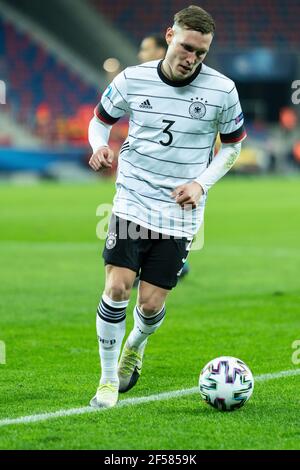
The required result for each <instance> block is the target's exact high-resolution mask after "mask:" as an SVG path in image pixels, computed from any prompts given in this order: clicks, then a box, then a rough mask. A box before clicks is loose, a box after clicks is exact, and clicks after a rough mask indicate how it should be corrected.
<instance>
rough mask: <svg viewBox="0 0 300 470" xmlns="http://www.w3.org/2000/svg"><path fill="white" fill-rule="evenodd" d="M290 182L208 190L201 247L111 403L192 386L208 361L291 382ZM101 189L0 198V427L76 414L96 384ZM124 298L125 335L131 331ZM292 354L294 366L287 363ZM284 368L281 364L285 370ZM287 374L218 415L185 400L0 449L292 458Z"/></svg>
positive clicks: (21, 438)
mask: <svg viewBox="0 0 300 470" xmlns="http://www.w3.org/2000/svg"><path fill="white" fill-rule="evenodd" d="M299 183H300V180H299V179H297V178H287V177H286V178H283V177H278V178H267V177H261V178H257V177H251V178H235V177H230V176H229V177H226V178H224V179H223V180H222V181H221V182H219V183H218V184H217V185H216V186H215V187H214V188H213V189H212V190H211V192H210V195H209V198H208V203H207V208H206V217H205V245H204V248H203V250H201V251H194V252H192V253H191V256H190V264H191V273H190V275H189V277H188V278H186V279H185V280H184V281H182V283H180V284H179V285H178V287H177V288H176V289H175V290H174V291H173V292H172V293H171V294H170V296H169V298H168V301H167V317H166V320H165V323H164V325H163V326H162V328H161V329H160V330H159V331H158V332H157V333H156V334H155V335H154V336H153V337H151V338H150V341H149V344H148V348H147V352H146V355H145V361H144V367H143V373H142V376H141V378H140V380H139V382H138V383H137V385H136V387H135V388H134V389H132V390H131V391H130V392H129V393H128V394H126V395H122V396H121V400H122V399H127V398H130V397H142V396H147V395H153V394H157V393H162V392H167V391H173V390H180V389H186V388H191V387H195V386H197V383H198V376H199V372H200V370H201V368H202V367H203V366H204V365H205V364H206V362H208V361H209V360H210V359H212V358H214V357H217V356H220V355H231V356H237V357H239V358H241V359H242V360H244V361H245V362H246V363H247V364H248V365H249V366H250V368H251V369H252V371H253V374H254V375H260V374H265V373H275V372H279V371H282V370H293V369H297V368H300V365H297V364H296V363H293V362H292V355H293V353H295V351H294V350H293V348H292V343H293V342H294V341H295V340H299V339H300V325H299V314H300V290H299V266H300V250H299V246H300V217H299V215H300V210H299V209H300V185H299ZM113 193H114V185H113V183H112V182H111V181H102V180H101V181H99V183H97V184H95V183H92V184H77V185H75V184H74V185H71V184H69V185H68V184H50V183H48V184H37V185H34V186H13V185H6V184H2V185H1V186H0V208H1V209H0V214H1V219H0V240H1V243H0V263H1V269H0V299H1V301H0V340H2V341H4V342H5V344H6V364H5V365H3V364H2V365H1V364H0V379H1V380H0V421H1V420H3V419H4V418H16V417H20V416H26V415H34V414H37V413H45V412H51V411H57V410H61V409H63V410H64V409H66V410H67V409H70V408H77V407H83V406H87V405H88V403H89V400H90V398H91V397H92V396H93V394H94V392H95V390H96V387H97V384H98V378H99V359H98V351H97V342H96V333H95V311H96V306H97V304H98V301H99V297H100V295H101V293H102V289H103V281H104V278H103V274H104V271H103V267H102V258H101V253H102V246H103V241H99V240H98V239H97V238H96V234H95V230H96V224H97V222H98V221H99V218H97V217H96V207H97V206H98V205H99V204H100V203H103V202H106V203H109V202H111V200H112V197H113ZM134 303H135V292H134V293H133V295H132V299H131V302H130V306H129V308H128V314H127V332H128V331H129V329H130V328H131V325H132V308H133V306H134ZM299 356H300V354H298V356H297V354H296V358H297V357H298V358H299ZM294 362H295V361H294ZM299 387H300V376H293V377H284V378H280V379H274V380H269V381H266V382H257V383H256V385H255V389H254V393H253V396H252V398H251V399H250V401H249V402H248V403H247V404H246V405H245V407H244V408H242V409H240V410H238V411H235V412H233V413H221V412H218V411H216V410H214V409H213V408H211V407H209V406H207V405H206V404H205V403H203V402H201V401H200V397H199V395H198V394H193V395H189V396H186V397H181V398H173V399H170V400H163V401H158V402H151V403H144V404H139V405H133V406H126V407H120V408H118V407H117V408H115V409H111V410H105V411H104V412H100V413H92V414H83V415H80V416H68V417H61V418H57V419H53V420H48V421H44V422H36V423H30V424H15V425H11V426H3V427H0V448H1V449H299V448H300V430H299V409H300V408H299V407H300V396H299Z"/></svg>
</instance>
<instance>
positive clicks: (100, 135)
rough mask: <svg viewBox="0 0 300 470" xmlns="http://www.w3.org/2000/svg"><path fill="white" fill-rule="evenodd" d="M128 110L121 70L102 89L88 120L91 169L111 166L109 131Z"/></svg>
mask: <svg viewBox="0 0 300 470" xmlns="http://www.w3.org/2000/svg"><path fill="white" fill-rule="evenodd" d="M128 110H129V107H128V102H127V86H126V79H125V76H124V72H121V73H120V74H119V75H117V77H116V78H115V79H114V80H113V82H112V83H111V84H110V85H109V86H108V87H107V88H106V90H105V91H104V93H103V95H102V98H101V101H100V103H98V105H97V106H96V108H95V110H94V117H93V118H92V119H91V121H90V125H89V142H90V145H91V147H92V149H93V155H92V156H91V158H90V160H89V165H90V167H91V168H93V170H95V171H98V170H101V168H111V166H112V162H113V158H114V155H113V151H112V150H111V149H110V148H109V146H108V140H109V135H110V131H111V128H112V126H113V124H115V123H116V122H117V121H118V120H119V119H120V117H122V116H124V114H126V113H127V112H128Z"/></svg>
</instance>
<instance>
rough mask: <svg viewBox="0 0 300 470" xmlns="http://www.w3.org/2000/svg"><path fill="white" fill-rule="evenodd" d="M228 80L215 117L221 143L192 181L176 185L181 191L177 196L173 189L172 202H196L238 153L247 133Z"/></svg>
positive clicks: (225, 170) (224, 172) (238, 102)
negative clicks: (218, 112)
mask: <svg viewBox="0 0 300 470" xmlns="http://www.w3.org/2000/svg"><path fill="white" fill-rule="evenodd" d="M231 84H232V85H233V86H232V88H231V89H229V90H228V92H227V93H226V94H225V99H224V103H223V107H222V110H221V112H220V115H219V120H218V131H219V132H220V139H221V143H222V145H221V147H220V149H219V151H218V153H217V154H216V155H215V157H214V158H213V159H212V161H211V163H210V164H209V166H208V167H207V168H206V170H204V172H203V173H201V175H199V177H197V178H195V182H193V183H190V184H188V185H183V186H184V187H183V188H176V190H177V191H178V189H180V191H183V192H182V193H181V194H180V195H179V197H178V193H177V199H176V202H178V203H179V204H182V203H184V204H190V203H191V204H194V205H197V203H198V202H199V200H200V198H201V195H202V194H203V193H204V194H206V193H207V192H208V190H209V189H210V188H211V187H212V186H213V185H214V184H215V183H216V182H217V181H219V179H221V178H222V177H223V176H224V175H226V173H227V172H228V171H229V170H230V168H232V166H233V165H234V163H235V162H236V160H237V159H238V157H239V155H240V153H241V146H242V145H241V142H242V141H243V140H244V139H245V138H246V137H247V133H246V130H245V127H244V115H243V112H242V108H241V105H240V100H239V96H238V92H237V89H236V87H235V85H234V83H233V82H231ZM197 186H198V189H197ZM176 190H175V191H176Z"/></svg>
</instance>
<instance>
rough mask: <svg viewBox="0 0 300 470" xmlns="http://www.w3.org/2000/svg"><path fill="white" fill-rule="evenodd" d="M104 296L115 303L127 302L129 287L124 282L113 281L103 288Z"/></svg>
mask: <svg viewBox="0 0 300 470" xmlns="http://www.w3.org/2000/svg"><path fill="white" fill-rule="evenodd" d="M105 294H106V295H108V297H109V298H110V299H112V300H115V301H116V302H117V301H122V300H127V299H128V298H129V295H130V286H128V285H127V284H126V282H124V281H123V282H122V281H119V282H116V281H114V282H112V283H108V285H107V286H106V287H105Z"/></svg>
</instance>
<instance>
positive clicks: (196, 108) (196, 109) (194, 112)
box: [189, 101, 206, 119]
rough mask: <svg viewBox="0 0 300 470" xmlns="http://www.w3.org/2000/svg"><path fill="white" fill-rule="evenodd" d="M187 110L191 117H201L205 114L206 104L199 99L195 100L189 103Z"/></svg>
mask: <svg viewBox="0 0 300 470" xmlns="http://www.w3.org/2000/svg"><path fill="white" fill-rule="evenodd" d="M189 112H190V115H191V117H192V118H193V119H202V118H203V117H204V116H205V114H206V106H205V104H203V103H201V102H200V101H196V102H194V103H192V104H191V106H190V109H189Z"/></svg>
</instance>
